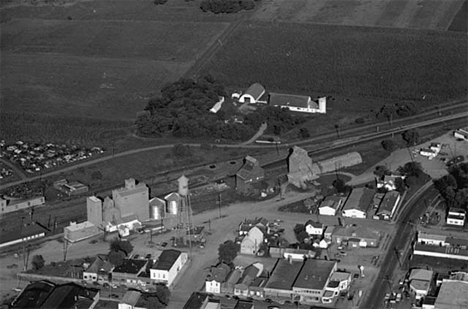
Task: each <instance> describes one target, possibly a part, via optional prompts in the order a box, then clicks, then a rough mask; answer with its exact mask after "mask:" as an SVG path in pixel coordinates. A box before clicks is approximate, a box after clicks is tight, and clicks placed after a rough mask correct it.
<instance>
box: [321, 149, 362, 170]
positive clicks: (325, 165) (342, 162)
mask: <svg viewBox="0 0 468 309" xmlns="http://www.w3.org/2000/svg"><path fill="white" fill-rule="evenodd" d="M360 163H362V157H361V155H360V154H359V152H349V153H347V154H344V155H341V156H337V157H333V158H330V159H326V160H323V161H319V162H317V163H314V164H313V167H312V173H313V174H314V175H320V174H324V173H329V172H335V171H337V170H340V169H342V168H346V167H350V166H354V165H358V164H360Z"/></svg>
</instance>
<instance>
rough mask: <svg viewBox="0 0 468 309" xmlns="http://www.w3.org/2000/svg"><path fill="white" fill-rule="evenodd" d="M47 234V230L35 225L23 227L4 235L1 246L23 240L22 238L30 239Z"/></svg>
mask: <svg viewBox="0 0 468 309" xmlns="http://www.w3.org/2000/svg"><path fill="white" fill-rule="evenodd" d="M46 232H47V230H46V229H44V228H42V227H40V226H39V225H37V224H34V223H33V224H30V225H27V226H23V228H20V229H18V230H14V231H11V232H9V233H2V234H1V237H0V244H4V243H7V242H10V241H13V240H17V239H21V238H24V237H29V236H33V235H38V234H41V233H46Z"/></svg>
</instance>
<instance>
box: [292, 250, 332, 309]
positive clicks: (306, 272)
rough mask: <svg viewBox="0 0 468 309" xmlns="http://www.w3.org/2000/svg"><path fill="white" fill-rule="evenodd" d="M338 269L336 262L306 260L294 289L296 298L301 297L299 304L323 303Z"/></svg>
mask: <svg viewBox="0 0 468 309" xmlns="http://www.w3.org/2000/svg"><path fill="white" fill-rule="evenodd" d="M336 269H337V263H336V262H335V261H328V260H315V259H310V260H305V262H304V265H303V267H302V269H301V271H300V272H299V274H298V276H297V278H296V280H295V281H294V284H293V287H292V290H293V293H294V294H295V296H299V302H300V303H316V302H321V301H322V296H323V294H324V292H325V289H326V287H327V285H328V283H329V282H330V278H331V276H332V274H333V272H335V271H336Z"/></svg>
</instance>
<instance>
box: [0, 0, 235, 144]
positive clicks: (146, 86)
mask: <svg viewBox="0 0 468 309" xmlns="http://www.w3.org/2000/svg"><path fill="white" fill-rule="evenodd" d="M24 2H25V1H23V3H24ZM37 2H41V1H40V0H39V1H37ZM47 2H49V3H55V4H57V3H59V1H56V2H53V1H47ZM0 5H1V6H2V10H1V11H0V14H1V18H2V27H1V30H0V31H1V68H0V69H1V73H0V78H1V80H2V83H1V85H0V92H1V97H0V109H1V110H2V119H1V120H2V125H1V126H0V133H1V135H2V136H3V137H4V138H8V139H22V140H26V141H28V140H34V141H39V140H41V141H48V142H54V141H56V142H70V141H74V142H77V141H81V143H85V144H89V143H93V144H96V141H99V140H101V141H107V139H108V138H109V137H118V138H120V137H123V136H126V135H127V134H128V133H129V130H128V129H130V126H131V125H132V123H133V121H134V119H135V118H136V113H137V112H138V111H140V110H142V109H143V108H144V106H145V105H146V103H147V101H148V98H150V97H151V96H153V95H154V94H157V93H159V90H160V88H161V87H162V86H163V85H164V84H166V83H167V82H171V81H174V80H176V79H178V78H179V77H180V76H182V75H183V74H184V73H185V72H186V71H187V70H188V69H189V68H190V67H191V66H192V65H193V63H194V62H195V61H196V60H197V59H198V58H200V57H201V55H202V54H203V53H204V52H205V51H206V50H207V49H208V48H209V47H210V46H211V45H212V44H213V42H215V41H216V39H217V38H218V37H219V35H221V34H222V33H223V31H224V30H225V29H226V28H227V27H228V26H229V24H230V23H229V22H230V20H231V19H230V18H219V17H218V18H214V17H213V16H212V15H203V14H202V12H201V10H199V8H198V7H197V4H196V3H192V2H190V3H189V2H185V1H183V0H180V1H179V0H175V1H170V2H169V3H168V4H167V5H164V6H156V5H154V4H153V3H152V1H137V2H135V1H107V0H96V1H71V2H70V1H67V5H42V4H41V5H37V6H33V5H16V3H15V2H14V1H13V2H11V1H10V2H8V1H4V2H3V3H1V4H0ZM189 12H192V13H193V14H189ZM31 116H32V117H31ZM88 119H89V123H87V120H88ZM31 120H32V121H31Z"/></svg>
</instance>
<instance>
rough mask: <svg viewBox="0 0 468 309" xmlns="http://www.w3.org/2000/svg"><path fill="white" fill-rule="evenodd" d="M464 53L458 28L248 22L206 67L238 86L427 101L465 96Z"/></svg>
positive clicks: (205, 69)
mask: <svg viewBox="0 0 468 309" xmlns="http://www.w3.org/2000/svg"><path fill="white" fill-rule="evenodd" d="M370 46H372V48H369V47H370ZM466 51H467V41H466V38H465V36H464V35H462V34H460V33H438V32H429V31H414V30H402V29H389V28H364V27H341V26H330V25H312V24H292V23H278V22H275V23H271V22H249V23H245V24H244V25H243V26H242V27H240V28H238V30H237V32H236V33H235V34H234V35H233V36H232V38H231V39H230V40H229V41H228V42H227V43H226V44H225V45H224V46H223V48H222V49H221V50H220V51H219V52H218V53H217V54H216V55H215V56H214V57H213V59H212V61H211V62H210V63H209V64H207V65H206V66H205V68H204V69H202V71H203V72H209V73H211V74H213V75H214V76H216V77H218V78H221V79H222V80H223V81H224V82H225V84H227V85H229V86H232V87H238V88H240V89H245V88H247V87H248V86H249V85H250V84H251V83H253V82H260V83H262V84H263V85H264V86H265V87H266V88H267V90H270V91H278V92H279V91H282V92H286V93H295V94H317V95H342V96H348V97H352V98H358V97H373V98H386V99H393V100H394V101H400V100H407V101H414V102H416V103H417V104H418V105H419V106H422V107H426V106H428V105H430V104H435V103H436V102H438V103H439V102H440V101H445V100H451V99H455V98H461V97H464V96H466V93H467V87H466V82H465V81H466V76H467V73H466V72H467V59H466ZM358 104H359V103H357V104H353V105H349V106H348V108H349V109H350V110H352V109H355V108H359V107H358V106H359V105H358ZM377 104H378V105H379V106H380V105H381V104H379V103H377ZM345 108H346V107H345ZM376 108H377V107H376Z"/></svg>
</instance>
